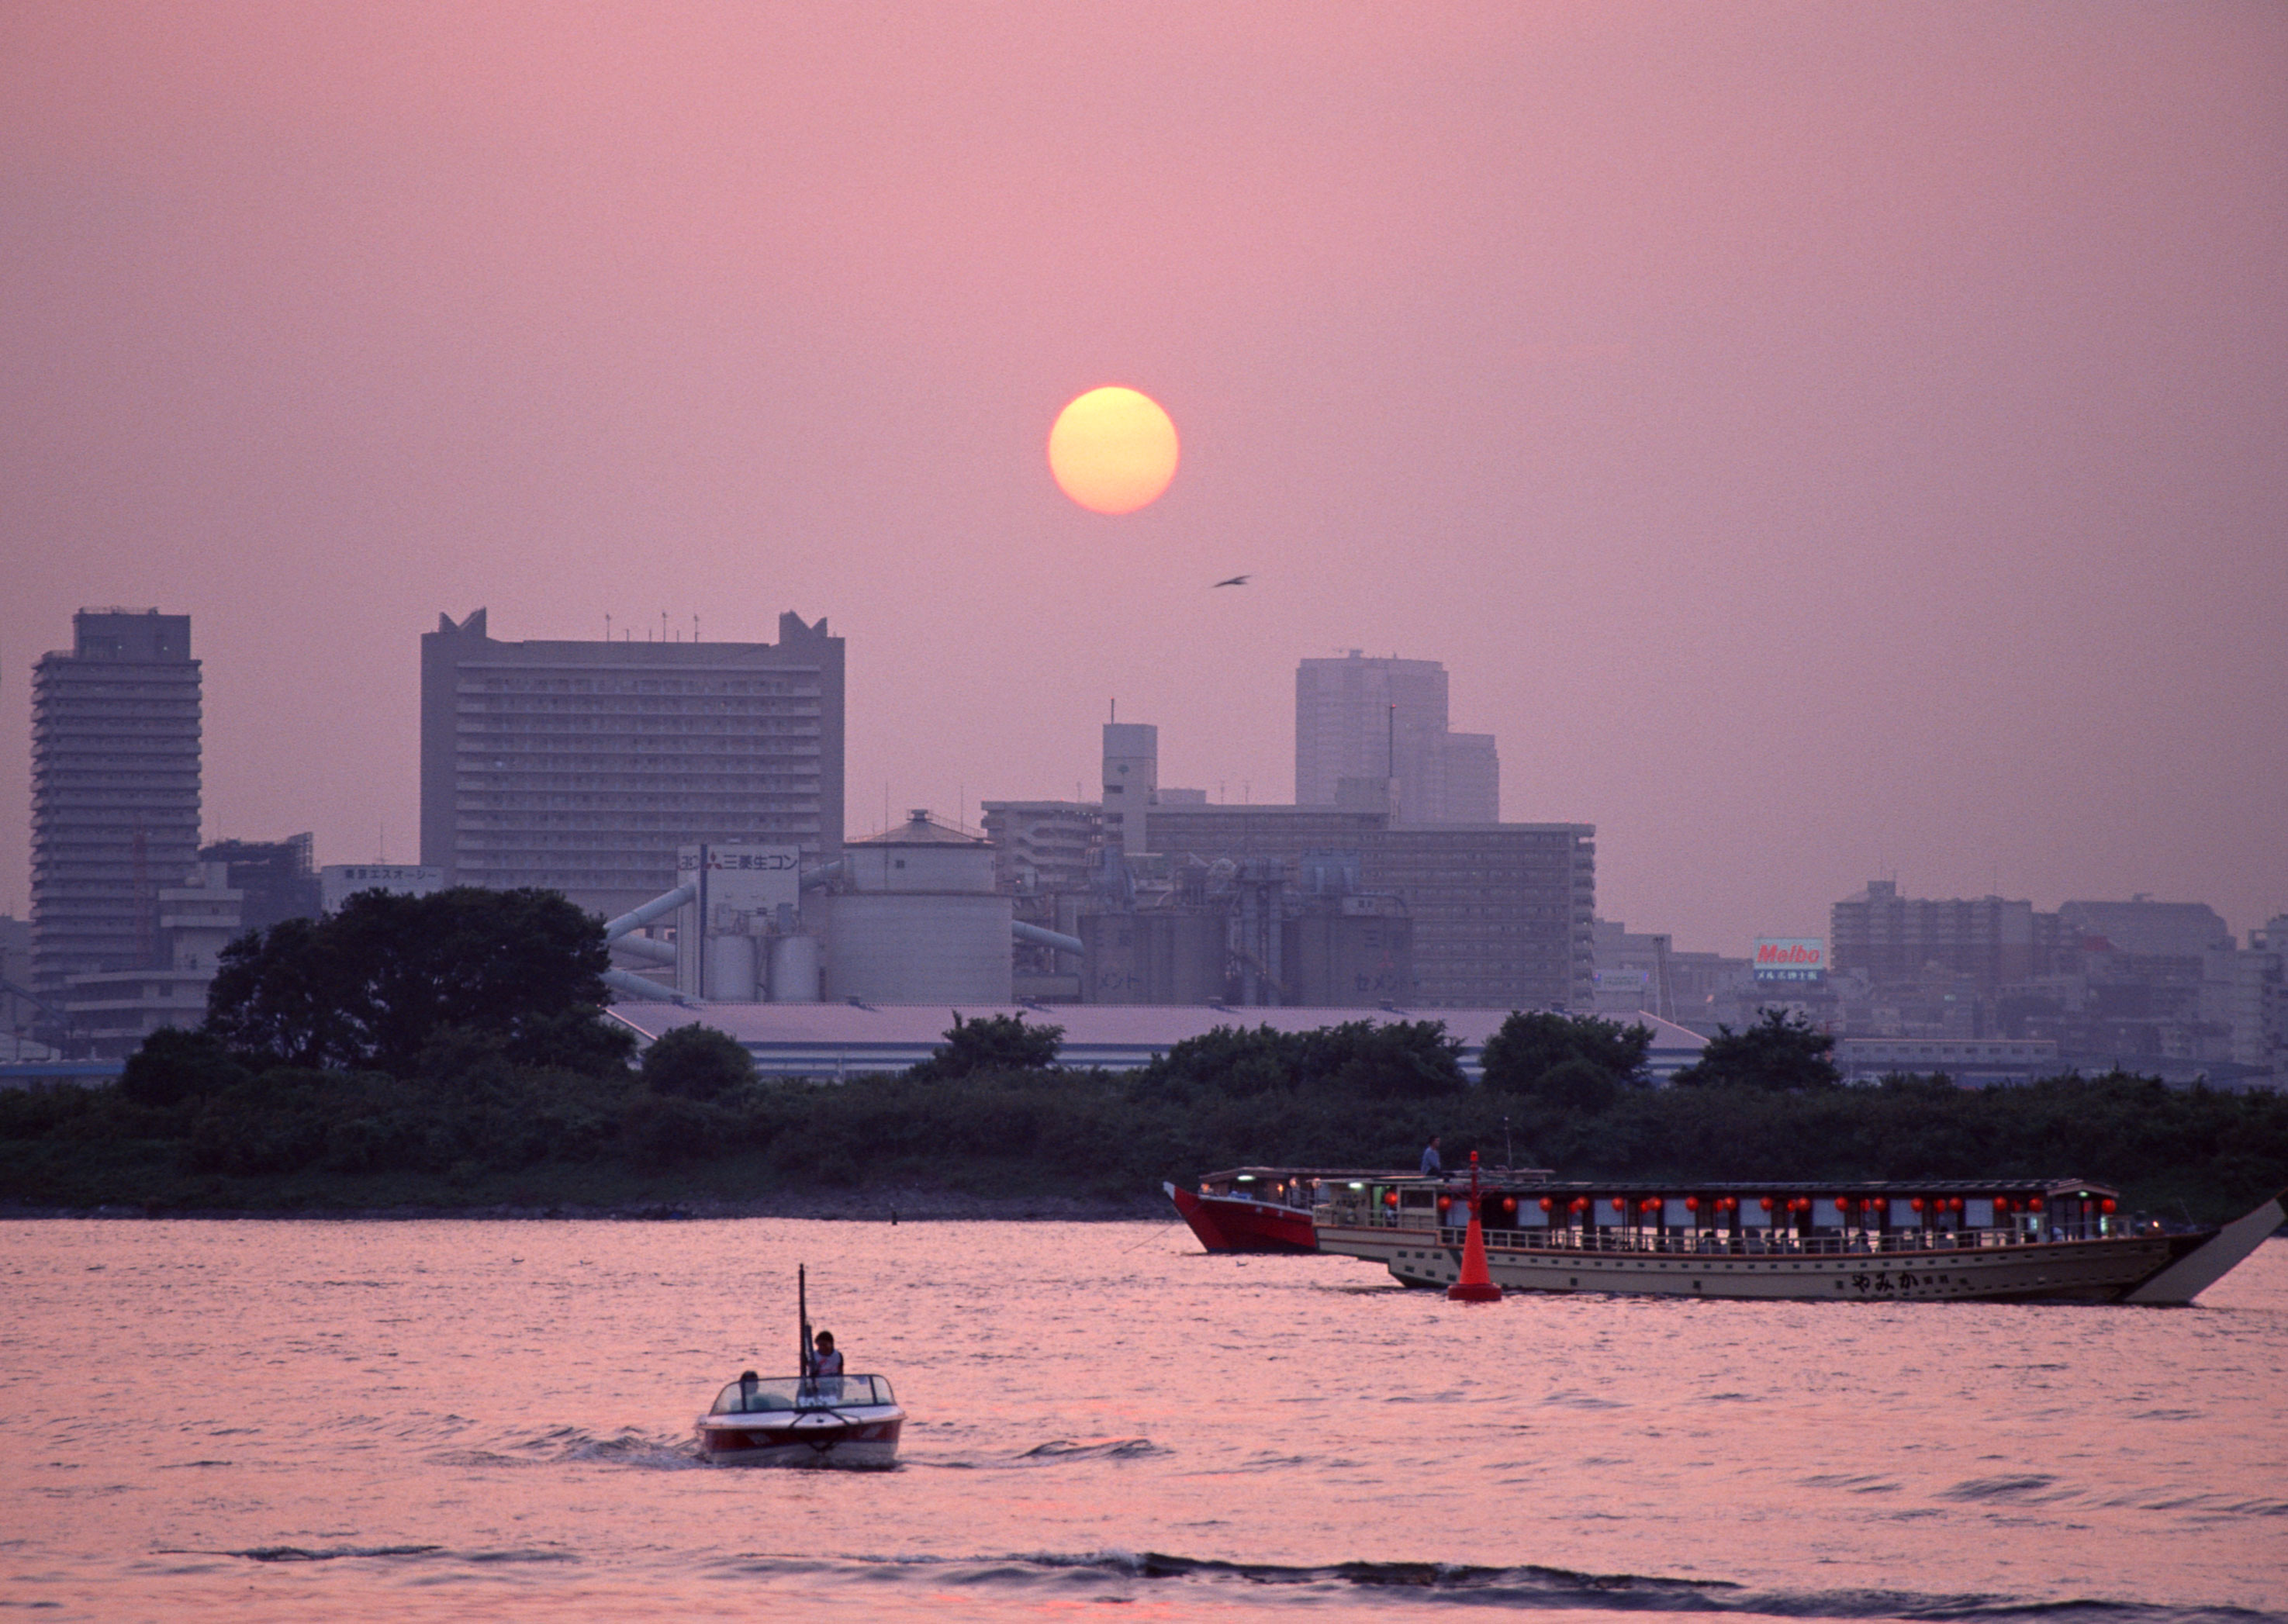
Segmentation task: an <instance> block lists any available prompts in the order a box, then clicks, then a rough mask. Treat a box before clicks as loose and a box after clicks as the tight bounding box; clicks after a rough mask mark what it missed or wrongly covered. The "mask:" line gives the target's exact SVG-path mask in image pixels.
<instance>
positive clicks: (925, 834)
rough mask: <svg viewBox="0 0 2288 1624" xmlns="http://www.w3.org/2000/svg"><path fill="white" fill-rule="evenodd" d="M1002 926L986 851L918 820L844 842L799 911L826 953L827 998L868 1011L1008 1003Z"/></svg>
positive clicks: (962, 833)
mask: <svg viewBox="0 0 2288 1624" xmlns="http://www.w3.org/2000/svg"><path fill="white" fill-rule="evenodd" d="M1010 921H1011V911H1010V899H1009V897H1008V896H1007V895H1006V894H1005V892H1003V891H1001V890H1000V889H999V887H998V886H997V883H996V882H995V876H994V852H993V847H992V844H991V843H990V842H989V841H987V840H986V839H984V838H983V837H982V836H976V835H972V834H970V833H968V832H967V831H966V830H963V829H957V828H948V827H947V826H946V825H944V824H942V823H939V822H937V821H936V820H933V818H931V816H930V815H929V813H928V812H926V811H924V810H917V811H915V812H911V813H910V814H909V815H908V817H907V820H906V821H905V822H904V823H902V824H901V825H899V826H898V827H897V828H893V829H886V830H885V831H884V832H883V833H881V834H879V835H876V836H871V837H870V838H868V839H864V840H854V841H852V842H850V844H848V845H847V846H846V847H845V848H844V851H843V857H842V864H841V870H840V872H839V874H838V875H837V876H836V877H835V879H834V880H833V881H832V882H831V883H830V884H829V885H827V886H826V887H824V888H823V889H822V890H820V891H813V892H812V893H811V894H810V895H808V896H807V897H806V898H805V899H804V900H803V904H802V923H803V928H804V929H805V930H806V931H816V933H817V935H818V937H819V938H820V939H821V940H822V943H823V946H824V955H825V973H824V992H825V996H827V997H828V998H830V999H840V1000H845V1001H847V1000H850V999H859V1000H862V1001H864V1002H868V1003H922V1004H953V1003H963V1002H971V1003H997V1004H1003V1003H1007V1002H1009V1000H1010V996H1011V981H1010V975H1011V954H1010V929H1009V926H1010Z"/></svg>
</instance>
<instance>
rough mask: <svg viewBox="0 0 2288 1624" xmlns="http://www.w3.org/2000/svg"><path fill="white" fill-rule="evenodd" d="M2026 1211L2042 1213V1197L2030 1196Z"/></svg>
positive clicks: (2027, 1200)
mask: <svg viewBox="0 0 2288 1624" xmlns="http://www.w3.org/2000/svg"><path fill="white" fill-rule="evenodd" d="M2026 1210H2027V1211H2028V1212H2039V1211H2041V1210H2042V1198H2041V1197H2040V1196H2038V1195H2035V1196H2029V1197H2027V1199H2026Z"/></svg>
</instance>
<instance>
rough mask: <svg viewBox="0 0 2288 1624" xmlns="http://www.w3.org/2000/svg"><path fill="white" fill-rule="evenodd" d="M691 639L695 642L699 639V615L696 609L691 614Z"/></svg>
mask: <svg viewBox="0 0 2288 1624" xmlns="http://www.w3.org/2000/svg"><path fill="white" fill-rule="evenodd" d="M691 640H692V641H693V642H694V643H696V642H697V641H699V616H698V614H697V613H696V612H694V613H693V614H692V616H691Z"/></svg>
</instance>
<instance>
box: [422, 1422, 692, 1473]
mask: <svg viewBox="0 0 2288 1624" xmlns="http://www.w3.org/2000/svg"><path fill="white" fill-rule="evenodd" d="M429 1460H430V1462H431V1463H432V1464H433V1465H437V1466H461V1467H495V1466H627V1467H633V1468H637V1469H639V1470H648V1471H683V1470H688V1469H690V1468H693V1467H696V1466H700V1465H703V1464H704V1462H702V1461H701V1460H700V1459H699V1454H698V1452H697V1451H696V1450H695V1449H694V1448H693V1447H692V1446H691V1445H690V1444H689V1443H688V1442H687V1441H686V1440H684V1439H680V1438H661V1437H658V1436H656V1435H655V1434H652V1433H648V1432H639V1431H637V1430H635V1429H633V1428H632V1427H624V1428H622V1429H621V1430H619V1431H617V1432H615V1433H611V1434H608V1435H600V1434H597V1433H594V1432H591V1431H589V1430H587V1429H586V1428H584V1427H551V1428H549V1429H548V1430H546V1431H544V1432H535V1433H528V1434H523V1435H518V1436H512V1437H509V1438H501V1439H499V1440H497V1441H496V1442H495V1443H493V1444H492V1445H490V1446H478V1447H468V1446H463V1447H459V1448H454V1449H441V1450H438V1451H436V1452H434V1453H433V1454H431V1455H430V1456H429Z"/></svg>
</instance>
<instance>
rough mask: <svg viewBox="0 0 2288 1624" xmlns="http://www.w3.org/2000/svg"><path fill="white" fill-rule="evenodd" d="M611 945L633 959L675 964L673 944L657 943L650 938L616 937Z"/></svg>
mask: <svg viewBox="0 0 2288 1624" xmlns="http://www.w3.org/2000/svg"><path fill="white" fill-rule="evenodd" d="M611 945H612V947H614V948H615V949H616V951H618V952H621V953H624V954H626V955H629V956H630V957H631V958H638V959H649V960H650V961H651V962H652V963H655V964H672V963H675V944H674V943H673V942H655V941H654V940H652V939H651V938H650V937H648V936H616V937H614V938H613V939H612V944H611Z"/></svg>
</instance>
